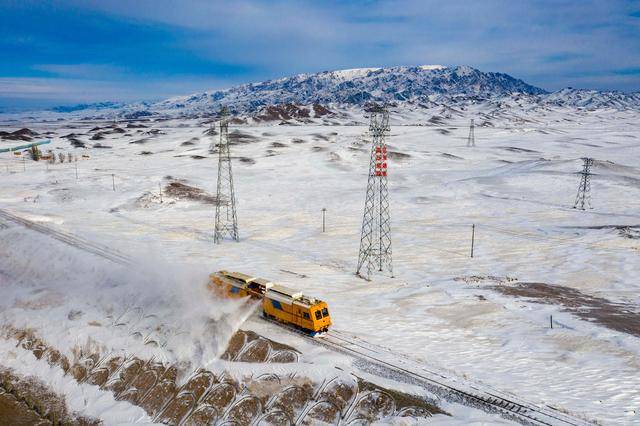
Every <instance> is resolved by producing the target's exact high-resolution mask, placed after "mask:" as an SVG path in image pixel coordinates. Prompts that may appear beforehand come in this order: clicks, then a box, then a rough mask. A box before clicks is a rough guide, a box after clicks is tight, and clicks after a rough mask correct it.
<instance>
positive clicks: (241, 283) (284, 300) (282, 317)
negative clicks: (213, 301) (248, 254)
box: [208, 271, 331, 335]
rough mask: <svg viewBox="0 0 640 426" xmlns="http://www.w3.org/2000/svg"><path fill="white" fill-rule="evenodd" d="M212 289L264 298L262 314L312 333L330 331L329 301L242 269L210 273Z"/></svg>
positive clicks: (219, 292)
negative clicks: (304, 293)
mask: <svg viewBox="0 0 640 426" xmlns="http://www.w3.org/2000/svg"><path fill="white" fill-rule="evenodd" d="M208 287H209V289H210V290H212V291H214V292H215V293H217V294H219V295H221V296H224V297H231V298H240V297H247V296H249V297H252V298H255V299H262V315H263V316H264V317H265V318H268V319H271V320H275V321H279V322H281V323H284V324H286V325H288V326H291V327H294V328H297V329H300V330H302V331H304V332H306V333H309V334H311V335H315V334H317V333H322V332H326V331H327V330H328V329H329V326H330V325H331V317H330V316H329V307H328V306H327V304H326V302H323V301H322V300H318V299H314V298H311V297H307V296H305V295H303V294H302V293H301V292H299V291H296V290H293V289H290V288H287V287H285V286H282V285H279V284H275V283H272V282H271V281H268V280H265V279H264V278H255V277H252V276H250V275H246V274H243V273H241V272H229V271H219V272H215V273H213V274H211V275H209V284H208Z"/></svg>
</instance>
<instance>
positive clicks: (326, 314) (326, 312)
mask: <svg viewBox="0 0 640 426" xmlns="http://www.w3.org/2000/svg"><path fill="white" fill-rule="evenodd" d="M322 316H323V317H328V316H329V310H328V309H327V308H322Z"/></svg>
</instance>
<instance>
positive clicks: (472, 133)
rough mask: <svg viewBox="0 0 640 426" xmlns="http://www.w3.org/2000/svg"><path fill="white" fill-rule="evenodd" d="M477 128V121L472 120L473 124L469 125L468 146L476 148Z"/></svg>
mask: <svg viewBox="0 0 640 426" xmlns="http://www.w3.org/2000/svg"><path fill="white" fill-rule="evenodd" d="M475 127H476V125H475V120H474V119H473V118H472V119H471V124H470V125H469V137H468V138H467V146H476V135H475Z"/></svg>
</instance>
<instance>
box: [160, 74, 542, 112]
mask: <svg viewBox="0 0 640 426" xmlns="http://www.w3.org/2000/svg"><path fill="white" fill-rule="evenodd" d="M512 93H525V94H531V95H538V94H544V93H546V92H545V91H544V90H543V89H540V88H538V87H534V86H531V85H529V84H527V83H525V82H524V81H522V80H518V79H515V78H513V77H511V76H509V75H507V74H502V73H493V72H482V71H478V70H477V69H474V68H471V67H468V66H458V67H451V68H450V67H444V66H440V65H423V66H416V67H392V68H359V69H351V70H341V71H325V72H320V73H317V74H299V75H295V76H293V77H285V78H280V79H277V80H270V81H265V82H261V83H251V84H243V85H241V86H237V87H233V88H230V89H226V90H219V91H215V92H204V93H200V94H195V95H191V96H182V97H176V98H171V99H167V100H165V101H162V102H158V103H156V104H154V105H152V108H153V109H156V110H174V109H191V110H194V109H196V110H205V109H209V110H210V109H211V108H212V107H215V106H221V105H227V106H229V107H230V108H231V109H232V110H235V111H238V112H250V111H256V110H259V109H260V108H262V107H265V106H268V105H278V104H296V105H311V104H320V105H330V104H346V105H362V104H365V103H368V102H387V103H389V102H391V103H397V102H413V103H430V102H432V101H434V100H436V99H439V98H442V97H443V96H444V97H455V96H462V97H465V98H469V97H480V98H488V97H495V96H506V95H510V94H512Z"/></svg>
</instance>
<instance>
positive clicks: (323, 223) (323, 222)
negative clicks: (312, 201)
mask: <svg viewBox="0 0 640 426" xmlns="http://www.w3.org/2000/svg"><path fill="white" fill-rule="evenodd" d="M326 212H327V209H326V208H324V207H323V208H322V232H324V230H325V213H326Z"/></svg>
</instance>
